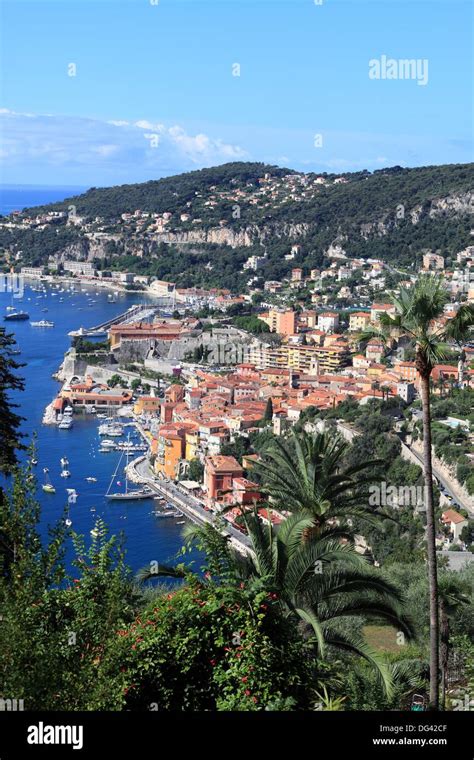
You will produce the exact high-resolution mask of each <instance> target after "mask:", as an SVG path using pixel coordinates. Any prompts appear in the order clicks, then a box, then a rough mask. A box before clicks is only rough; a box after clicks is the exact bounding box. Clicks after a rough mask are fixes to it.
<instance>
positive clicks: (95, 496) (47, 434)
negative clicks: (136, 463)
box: [0, 196, 199, 572]
mask: <svg viewBox="0 0 474 760" xmlns="http://www.w3.org/2000/svg"><path fill="white" fill-rule="evenodd" d="M41 197H42V196H41ZM32 200H33V201H34V200H36V203H41V202H43V201H42V200H40V197H39V196H38V197H36V199H35V198H34V197H32ZM29 202H31V201H29ZM9 205H10V204H9ZM37 287H38V284H37V282H35V281H34V280H30V281H29V282H28V281H25V284H24V290H23V295H22V297H21V298H13V297H12V294H11V293H8V292H0V324H1V325H5V326H7V328H8V332H11V333H13V335H14V336H15V339H16V341H17V344H18V346H19V348H20V350H21V354H20V355H18V356H16V357H15V359H16V360H17V361H18V362H20V363H21V364H23V365H24V366H22V367H21V369H19V370H18V372H17V374H19V375H21V376H22V377H23V378H24V381H25V390H24V391H22V392H15V393H12V394H11V398H12V400H13V401H14V402H15V403H17V404H19V409H18V410H17V412H18V413H19V414H21V415H22V417H24V418H25V419H24V422H23V424H22V432H23V433H24V435H25V439H24V442H25V443H26V444H27V443H29V442H31V441H32V439H33V436H36V447H37V459H38V465H37V466H36V468H35V473H36V476H37V481H38V488H37V498H38V501H39V502H40V504H41V525H40V532H41V534H42V536H43V537H44V538H46V536H47V534H48V526H53V525H54V524H55V523H56V522H57V521H58V520H59V519H61V518H62V515H63V510H64V508H65V506H66V505H67V491H66V489H67V488H73V489H75V490H76V492H77V501H76V503H75V504H72V505H70V507H69V509H70V514H69V517H70V519H71V520H72V527H71V529H72V530H73V531H75V532H76V533H79V534H83V535H85V537H86V539H87V540H88V541H90V540H91V536H90V531H91V530H92V529H93V528H94V524H95V520H96V519H97V517H99V516H100V517H102V518H103V519H104V521H105V522H106V524H107V526H108V529H109V531H110V534H115V535H120V536H122V538H123V541H124V548H125V552H126V562H127V564H128V565H129V567H130V568H131V569H132V570H133V571H134V572H136V571H137V570H138V569H139V568H142V567H144V566H146V565H148V564H149V563H150V562H152V561H156V562H162V563H163V562H166V563H170V562H171V563H172V562H173V560H174V558H175V557H176V554H177V552H178V550H179V549H180V548H181V546H182V545H183V540H182V536H181V533H182V529H183V527H184V526H183V525H178V524H177V522H178V520H175V519H174V518H165V519H164V518H157V517H155V516H154V514H153V512H154V502H153V500H144V501H136V502H120V501H108V500H107V499H105V496H104V495H105V493H106V491H107V488H108V487H109V484H110V483H111V480H112V476H113V474H114V472H115V469H116V467H117V465H118V461H119V458H120V454H119V453H117V452H113V453H112V452H111V453H107V454H102V453H99V442H100V439H99V435H98V425H99V423H100V422H101V420H98V419H96V417H95V415H84V416H82V415H75V416H74V426H73V427H72V428H71V429H70V430H59V429H58V428H57V427H56V426H51V425H43V424H42V418H43V414H44V410H45V407H46V405H47V404H49V403H50V402H51V400H52V399H53V398H54V397H55V396H56V395H57V393H58V391H59V389H60V384H59V383H58V382H57V381H56V380H55V379H54V378H53V374H54V373H55V372H56V371H57V370H58V368H59V365H60V364H61V362H62V359H63V356H64V353H65V351H66V350H67V349H68V348H69V346H70V345H71V338H70V337H69V336H68V332H69V331H71V330H76V329H78V328H79V327H81V326H83V327H92V326H94V325H97V324H100V323H102V322H104V321H106V320H108V319H110V318H112V317H114V316H115V315H118V314H120V313H122V312H124V311H125V310H126V309H127V308H129V307H130V306H132V305H134V304H137V303H147V302H150V303H152V302H151V301H150V299H148V298H147V297H146V296H144V295H143V294H129V293H118V294H117V295H116V296H115V297H116V299H117V300H116V303H111V302H110V300H109V297H108V296H109V294H110V291H109V290H106V289H105V288H104V289H99V288H95V287H94V286H90V285H89V286H85V285H83V286H81V287H80V286H79V285H78V286H76V292H74V293H71V292H70V291H69V290H66V289H65V291H64V292H62V293H58V289H59V288H60V287H63V286H61V285H56V284H55V285H54V286H53V285H46V292H45V293H42V292H38V291H37V290H36V288H37ZM64 287H65V286H64ZM32 288H34V289H32ZM60 299H62V300H61V301H60ZM11 305H13V306H15V307H17V308H18V309H21V310H23V311H27V312H28V314H29V315H30V319H29V320H28V321H22V322H16V321H11V322H10V321H9V322H3V317H4V316H5V315H6V314H8V313H9V312H8V311H7V306H11ZM45 309H47V311H45ZM42 319H45V320H48V321H52V322H54V327H51V328H39V327H32V326H31V322H32V321H40V320H42ZM26 457H27V454H25V453H21V454H20V460H21V461H24V460H25V459H26ZM62 457H66V458H67V459H68V460H69V465H68V467H67V469H68V470H69V471H70V472H71V477H70V478H68V479H65V478H61V477H60V472H61V465H60V460H61V458H62ZM124 459H125V458H124ZM123 464H125V461H124V460H123ZM44 468H46V469H47V470H48V471H49V473H48V476H49V477H50V479H51V482H52V483H53V485H54V486H55V488H56V493H54V494H47V493H45V492H44V491H43V490H42V488H41V486H42V484H43V478H44V474H43V470H44ZM87 477H94V478H97V481H96V482H87V481H86V478H87ZM117 479H118V480H119V482H121V485H122V487H123V472H122V473H120V470H119V473H118V475H117ZM114 490H120V487H119V486H117V483H114ZM198 557H199V555H198V554H197V553H194V552H193V553H191V554H189V555H187V561H189V560H190V561H193V562H195V563H197V564H196V570H197V571H198V570H199V567H198V564H199V560H198ZM72 558H73V548H72V542H71V541H70V540H68V546H67V557H66V561H67V564H68V565H69V564H70V561H71V560H72ZM188 558H189V559H188ZM181 561H182V560H181Z"/></svg>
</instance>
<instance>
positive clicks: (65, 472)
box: [60, 457, 71, 478]
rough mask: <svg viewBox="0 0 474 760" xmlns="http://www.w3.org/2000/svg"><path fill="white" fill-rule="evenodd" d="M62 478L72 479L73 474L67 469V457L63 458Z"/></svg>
mask: <svg viewBox="0 0 474 760" xmlns="http://www.w3.org/2000/svg"><path fill="white" fill-rule="evenodd" d="M60 461H61V477H62V478H70V477H71V473H70V472H69V470H68V469H67V466H68V464H69V460H68V459H66V457H61V460H60Z"/></svg>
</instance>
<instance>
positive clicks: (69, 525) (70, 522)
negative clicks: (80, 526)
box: [64, 517, 72, 528]
mask: <svg viewBox="0 0 474 760" xmlns="http://www.w3.org/2000/svg"><path fill="white" fill-rule="evenodd" d="M64 524H65V525H67V527H68V528H70V527H71V525H72V520H70V519H69V517H67V518H66V519H65V520H64Z"/></svg>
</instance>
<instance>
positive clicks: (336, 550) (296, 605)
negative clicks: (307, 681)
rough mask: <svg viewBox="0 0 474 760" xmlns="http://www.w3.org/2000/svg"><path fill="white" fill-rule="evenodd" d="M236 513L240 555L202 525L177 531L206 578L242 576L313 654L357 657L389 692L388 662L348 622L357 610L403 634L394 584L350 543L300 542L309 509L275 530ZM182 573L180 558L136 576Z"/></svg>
mask: <svg viewBox="0 0 474 760" xmlns="http://www.w3.org/2000/svg"><path fill="white" fill-rule="evenodd" d="M243 516H244V520H245V523H246V527H247V531H248V534H249V537H250V539H251V546H252V549H251V552H250V553H249V554H246V555H244V556H242V555H241V554H240V553H239V552H237V551H236V550H235V549H234V548H233V547H232V546H231V545H230V544H229V541H228V540H227V539H226V538H225V537H224V536H223V535H222V534H221V533H219V531H217V530H216V529H215V528H213V527H212V526H210V525H205V526H188V527H187V528H186V529H185V531H184V535H185V539H186V541H187V542H190V543H195V544H197V545H198V548H200V549H201V550H204V551H205V552H206V555H207V558H208V561H209V570H210V573H211V574H212V576H213V578H214V577H215V578H216V579H217V580H220V581H221V582H227V583H231V584H235V583H239V582H241V583H242V582H245V583H246V584H247V585H248V587H249V588H250V589H252V588H253V589H254V590H255V592H260V591H262V590H264V591H266V592H268V593H269V594H270V595H271V596H272V598H273V599H275V603H276V604H278V605H279V607H280V610H281V613H282V615H284V616H285V617H287V618H290V619H292V620H294V621H295V623H299V624H300V625H301V626H303V627H304V628H305V629H306V630H309V631H311V630H312V633H313V634H314V648H315V654H316V656H317V657H320V658H323V657H324V656H325V655H326V652H327V649H328V648H336V649H337V650H342V651H344V652H349V653H352V654H355V655H357V656H360V657H362V658H364V659H365V660H366V661H368V662H369V663H370V664H371V665H372V666H373V667H374V668H375V669H376V672H377V674H378V676H379V678H380V680H381V682H382V684H383V686H384V687H385V690H386V692H387V694H388V695H390V694H391V691H392V675H391V671H390V668H389V667H388V666H387V665H386V663H385V662H384V660H383V658H382V657H381V655H380V654H379V653H378V652H376V651H374V650H373V649H372V647H371V646H369V644H368V643H367V642H366V641H365V639H364V637H363V636H362V635H361V634H360V633H359V632H358V631H357V627H356V625H354V623H355V621H356V619H357V618H360V617H363V618H366V619H369V620H370V619H372V620H373V619H375V620H378V621H380V620H384V621H386V622H388V623H390V624H391V625H394V626H396V627H397V630H399V631H403V632H404V633H405V634H406V635H407V637H411V636H412V627H411V624H410V622H409V621H408V620H407V619H406V618H405V616H404V615H403V611H402V602H403V599H402V595H401V593H400V592H399V590H398V589H397V587H396V586H395V585H394V584H392V583H390V582H389V581H388V580H386V579H385V578H384V576H383V575H382V573H381V571H380V570H378V571H377V570H376V569H374V568H372V567H371V566H370V565H368V564H367V561H366V560H365V559H364V558H363V557H362V556H361V555H360V554H358V553H357V552H356V551H355V550H354V549H353V547H352V546H350V545H349V544H346V545H341V543H340V541H339V540H338V539H337V538H334V536H332V535H330V534H328V535H322V536H321V535H320V536H319V537H318V538H317V539H314V540H312V541H310V542H308V541H304V540H303V538H304V534H305V531H307V529H308V528H309V527H311V525H312V518H311V516H308V515H306V514H301V513H298V514H294V515H292V516H291V517H289V518H288V519H287V520H285V521H284V522H283V523H282V524H281V526H280V527H279V529H278V531H277V532H275V529H274V528H273V527H272V525H271V524H270V523H268V525H264V524H263V523H262V521H261V520H260V518H259V517H258V514H257V512H256V510H254V511H253V512H252V513H248V512H244V513H243ZM187 572H189V570H187V569H186V568H185V567H184V566H183V565H181V566H179V567H178V568H168V567H163V568H160V569H159V572H158V573H153V574H151V573H150V572H149V571H148V569H144V570H142V571H140V573H139V576H138V580H139V581H144V580H148V579H151V578H156V577H157V576H158V575H161V576H165V575H168V574H170V575H172V576H173V577H176V576H177V575H180V574H181V576H182V577H185V575H186V573H187Z"/></svg>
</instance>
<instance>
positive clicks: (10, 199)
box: [0, 184, 87, 216]
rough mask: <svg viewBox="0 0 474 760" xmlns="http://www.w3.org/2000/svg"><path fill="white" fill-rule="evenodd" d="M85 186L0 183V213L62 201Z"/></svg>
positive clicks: (83, 190) (84, 188) (82, 190)
mask: <svg viewBox="0 0 474 760" xmlns="http://www.w3.org/2000/svg"><path fill="white" fill-rule="evenodd" d="M85 190H87V188H86V187H79V186H72V185H71V186H64V187H55V186H51V185H50V186H48V185H45V186H41V185H3V184H0V214H2V215H3V216H6V215H7V214H11V213H12V211H22V210H23V209H24V208H30V207H31V206H43V205H45V204H46V203H55V202H56V201H63V200H64V199H65V198H71V197H72V196H73V195H79V194H80V193H83V192H85Z"/></svg>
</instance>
